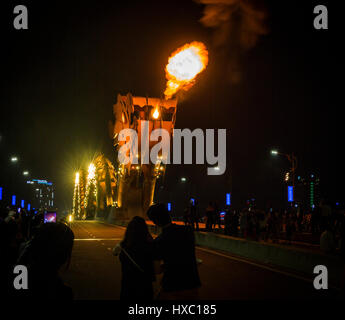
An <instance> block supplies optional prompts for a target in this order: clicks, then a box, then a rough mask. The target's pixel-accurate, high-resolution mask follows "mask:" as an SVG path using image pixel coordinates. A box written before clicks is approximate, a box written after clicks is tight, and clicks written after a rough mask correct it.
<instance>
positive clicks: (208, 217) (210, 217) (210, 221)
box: [206, 201, 214, 231]
mask: <svg viewBox="0 0 345 320" xmlns="http://www.w3.org/2000/svg"><path fill="white" fill-rule="evenodd" d="M213 212H214V206H213V202H212V201H210V202H209V204H208V207H207V208H206V230H207V231H212V225H213Z"/></svg>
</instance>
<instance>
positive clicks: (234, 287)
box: [61, 221, 338, 300]
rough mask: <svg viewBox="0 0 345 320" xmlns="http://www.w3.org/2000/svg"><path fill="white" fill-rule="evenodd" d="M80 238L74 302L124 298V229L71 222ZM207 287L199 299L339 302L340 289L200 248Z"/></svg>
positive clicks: (66, 273)
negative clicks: (117, 250) (116, 250)
mask: <svg viewBox="0 0 345 320" xmlns="http://www.w3.org/2000/svg"><path fill="white" fill-rule="evenodd" d="M71 227H72V229H73V232H74V235H75V242H74V248H73V255H72V261H71V265H70V267H69V269H67V270H62V272H61V275H62V277H63V279H64V281H65V282H66V284H68V285H70V286H71V287H72V288H73V291H74V295H75V299H92V300H99V299H101V300H109V299H119V297H120V283H121V266H120V262H119V260H118V259H117V258H116V257H114V256H113V254H112V248H113V247H114V246H115V245H116V244H117V243H118V242H119V241H121V239H122V238H123V235H124V231H125V228H123V227H117V226H113V225H109V224H105V223H102V222H96V221H78V222H77V221H76V222H73V223H72V224H71ZM196 254H197V258H199V259H201V260H202V261H203V262H202V264H201V265H200V266H199V273H200V278H201V282H202V287H201V288H200V291H199V296H200V299H211V300H213V299H214V300H229V299H231V300H233V299H236V300H238V299H314V298H334V297H337V296H338V292H337V290H333V289H329V290H315V289H314V287H313V284H312V282H311V281H307V280H306V279H304V278H303V277H302V278H301V277H299V276H295V275H293V274H291V273H289V272H285V271H283V270H278V269H274V268H271V267H267V266H263V265H260V264H257V263H253V262H250V261H247V260H244V259H239V258H237V257H233V256H231V255H229V254H225V253H222V252H218V251H213V250H209V249H205V248H197V250H196Z"/></svg>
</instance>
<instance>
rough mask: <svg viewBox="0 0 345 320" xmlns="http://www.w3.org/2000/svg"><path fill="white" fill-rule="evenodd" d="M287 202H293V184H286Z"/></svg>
mask: <svg viewBox="0 0 345 320" xmlns="http://www.w3.org/2000/svg"><path fill="white" fill-rule="evenodd" d="M288 202H293V186H288Z"/></svg>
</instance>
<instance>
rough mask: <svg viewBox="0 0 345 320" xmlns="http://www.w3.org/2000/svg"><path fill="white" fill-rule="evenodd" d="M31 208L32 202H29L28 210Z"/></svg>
mask: <svg viewBox="0 0 345 320" xmlns="http://www.w3.org/2000/svg"><path fill="white" fill-rule="evenodd" d="M30 210H31V204H30V203H28V211H30Z"/></svg>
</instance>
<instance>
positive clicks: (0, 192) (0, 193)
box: [0, 187, 3, 200]
mask: <svg viewBox="0 0 345 320" xmlns="http://www.w3.org/2000/svg"><path fill="white" fill-rule="evenodd" d="M2 190H3V189H2V188H1V187H0V200H2Z"/></svg>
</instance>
